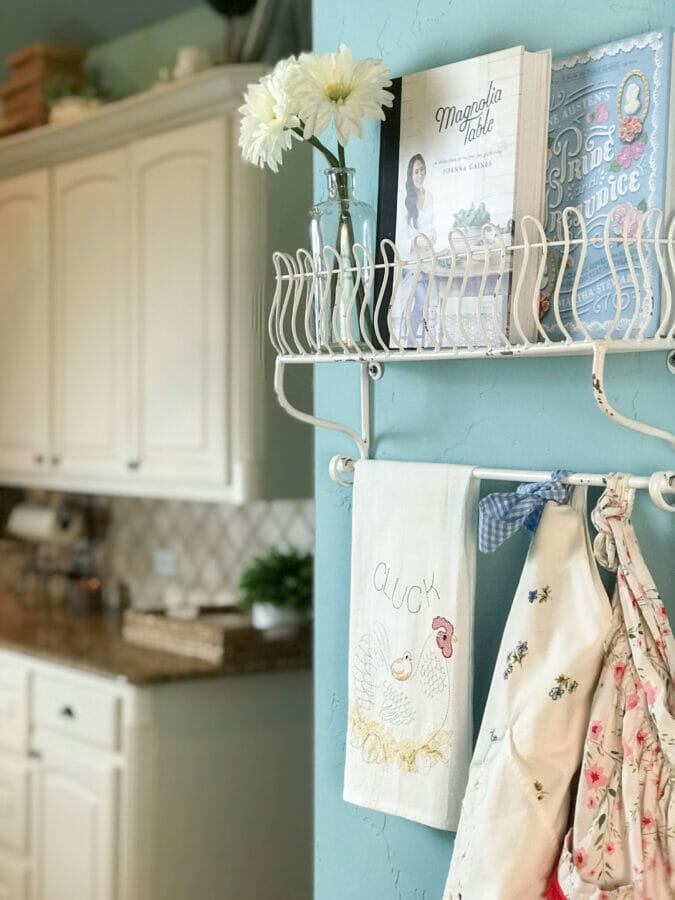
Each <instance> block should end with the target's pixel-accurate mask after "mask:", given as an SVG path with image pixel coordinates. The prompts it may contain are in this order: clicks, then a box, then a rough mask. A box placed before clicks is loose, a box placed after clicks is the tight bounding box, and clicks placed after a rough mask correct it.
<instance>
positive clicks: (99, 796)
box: [34, 753, 119, 900]
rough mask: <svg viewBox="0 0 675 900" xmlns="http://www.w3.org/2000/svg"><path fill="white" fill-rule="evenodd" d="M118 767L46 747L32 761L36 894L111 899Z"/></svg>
mask: <svg viewBox="0 0 675 900" xmlns="http://www.w3.org/2000/svg"><path fill="white" fill-rule="evenodd" d="M117 775H118V772H117V768H116V766H115V765H114V764H113V763H110V762H108V763H102V764H99V765H92V764H91V763H90V762H86V761H85V760H84V759H82V758H79V757H75V756H73V757H72V758H69V757H68V756H59V755H58V754H52V753H46V754H45V755H44V757H43V759H42V760H41V761H40V764H39V765H38V766H36V773H35V781H36V790H35V795H36V796H35V800H36V803H35V807H36V808H35V831H34V833H35V856H34V866H35V898H36V900H65V898H68V900H115V898H116V897H118V896H119V894H118V892H117V884H116V880H117V872H116V862H117V854H116V840H117V833H118V830H119V823H118V821H117V819H116V816H117V798H118V789H117Z"/></svg>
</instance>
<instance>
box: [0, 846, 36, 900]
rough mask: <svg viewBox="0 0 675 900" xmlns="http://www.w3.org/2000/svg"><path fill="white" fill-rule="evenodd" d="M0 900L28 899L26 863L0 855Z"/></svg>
mask: <svg viewBox="0 0 675 900" xmlns="http://www.w3.org/2000/svg"><path fill="white" fill-rule="evenodd" d="M0 900H29V893H28V867H27V865H26V864H25V863H23V862H18V861H17V860H15V859H12V858H10V857H4V856H1V855H0Z"/></svg>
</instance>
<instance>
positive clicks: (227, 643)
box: [122, 607, 311, 665]
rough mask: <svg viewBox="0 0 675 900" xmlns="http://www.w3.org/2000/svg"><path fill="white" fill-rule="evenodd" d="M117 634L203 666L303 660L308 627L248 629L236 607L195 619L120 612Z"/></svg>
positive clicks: (204, 613) (203, 613)
mask: <svg viewBox="0 0 675 900" xmlns="http://www.w3.org/2000/svg"><path fill="white" fill-rule="evenodd" d="M122 636H123V638H124V639H125V640H126V641H128V642H129V643H130V644H136V645H137V646H140V647H148V648H151V649H153V650H164V651H166V652H168V653H178V654H180V655H182V656H191V657H193V658H196V659H202V660H204V661H206V662H210V663H214V664H216V665H217V664H220V663H223V662H242V663H246V662H252V661H255V660H269V659H273V658H276V657H280V656H283V657H285V658H286V657H298V659H306V658H308V657H309V656H310V654H311V644H310V640H311V639H310V627H309V626H308V625H302V626H300V627H298V628H296V629H294V630H293V631H291V632H284V633H275V632H266V631H261V630H260V629H259V628H253V626H252V625H251V618H250V616H248V615H244V614H242V613H240V612H238V611H237V608H236V607H223V608H220V609H213V608H209V609H208V610H202V611H201V612H200V615H199V618H197V619H190V620H187V621H186V620H181V619H171V618H169V617H168V616H167V615H166V614H165V613H164V612H162V611H152V612H140V611H137V610H131V609H128V610H126V611H125V613H124V619H123V624H122Z"/></svg>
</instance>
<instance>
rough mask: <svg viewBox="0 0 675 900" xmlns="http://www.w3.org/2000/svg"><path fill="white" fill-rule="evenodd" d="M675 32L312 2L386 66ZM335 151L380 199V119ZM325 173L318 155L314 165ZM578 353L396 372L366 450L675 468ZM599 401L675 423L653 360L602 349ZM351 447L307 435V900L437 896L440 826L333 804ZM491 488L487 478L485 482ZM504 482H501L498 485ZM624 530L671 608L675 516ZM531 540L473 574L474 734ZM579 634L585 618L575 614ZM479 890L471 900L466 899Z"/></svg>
mask: <svg viewBox="0 0 675 900" xmlns="http://www.w3.org/2000/svg"><path fill="white" fill-rule="evenodd" d="M663 25H673V26H675V7H673V5H672V3H671V2H670V0H640V2H635V3H632V4H617V3H614V2H605V0H603V2H599V0H595V2H593V0H591V2H587V3H584V4H580V3H570V4H567V5H566V6H563V5H562V4H560V3H554V2H550V0H547V2H541V0H512V2H509V3H505V2H498V0H483V2H481V3H480V4H478V3H475V2H472V0H454V2H450V0H415V2H401V3H398V4H396V3H393V2H391V0H387V2H386V3H385V2H384V0H371V2H370V3H368V4H367V5H366V4H364V3H363V2H362V0H342V2H341V3H340V4H336V3H334V2H332V0H331V2H329V0H314V37H315V48H316V49H317V50H319V51H327V50H332V49H335V48H336V47H337V45H338V44H339V43H340V42H341V41H343V42H345V43H346V44H347V45H348V46H349V47H350V48H351V49H352V50H353V51H354V54H355V56H356V57H357V58H358V57H363V56H381V57H383V58H384V59H385V61H386V62H387V63H388V64H389V66H390V67H391V70H392V72H393V73H394V74H395V75H399V74H402V73H405V72H409V71H415V70H417V69H422V68H428V67H430V66H433V65H440V64H442V63H446V62H450V61H453V60H457V59H463V58H466V57H470V56H476V55H479V54H482V53H487V52H490V51H493V50H497V49H500V48H505V47H509V46H513V45H516V44H521V43H522V44H525V46H526V47H527V48H528V49H530V50H536V49H540V48H544V47H551V48H552V50H553V52H554V54H556V55H559V54H563V53H568V52H572V51H574V50H578V49H583V48H585V47H589V46H592V45H594V44H596V43H601V42H603V41H606V40H611V39H615V38H619V37H623V36H626V35H630V34H635V33H638V32H641V31H647V30H649V29H651V28H658V27H660V26H663ZM348 159H349V160H350V162H351V164H354V165H355V166H356V168H357V171H358V185H357V187H358V188H359V190H358V193H359V196H360V197H361V198H362V199H368V200H369V201H371V202H373V203H375V201H376V184H377V129H376V128H372V129H369V131H368V135H367V138H366V140H365V141H363V142H359V141H358V140H354V141H353V142H352V144H351V145H350V146H349V148H348ZM321 168H323V167H322V166H321V165H320V164H318V163H317V170H318V169H321ZM590 365H591V363H590V359H589V358H579V359H562V360H543V359H530V360H477V361H451V362H447V363H440V362H439V363H412V364H406V365H398V366H396V365H395V364H392V365H389V366H386V367H385V373H384V377H383V378H382V380H381V381H380V382H378V383H377V384H376V385H374V386H373V390H372V396H373V403H374V414H373V421H374V447H373V455H374V456H375V457H377V458H382V459H385V458H386V459H400V460H425V461H438V462H449V463H469V464H479V465H491V466H507V467H517V468H520V467H527V468H530V467H532V468H537V469H552V468H559V467H566V468H570V469H576V470H577V471H591V472H607V471H611V470H628V471H631V472H636V473H647V472H651V471H653V470H655V469H663V468H671V469H672V468H675V454H674V453H673V452H672V450H671V449H670V448H669V447H667V446H666V444H663V443H659V442H657V441H655V440H653V439H648V438H645V437H642V436H640V435H636V434H633V433H631V432H628V431H627V430H625V429H621V428H619V427H618V426H616V425H615V424H614V423H613V422H611V421H609V420H608V419H606V418H605V417H604V416H603V415H602V414H601V413H600V411H599V410H598V408H597V407H596V406H595V403H594V400H593V397H592V393H591V384H590ZM317 369H318V370H319V371H317V372H316V374H315V407H316V410H317V412H318V414H319V415H321V416H326V417H328V418H335V419H337V420H339V421H346V422H348V423H350V424H352V425H354V426H355V427H356V426H358V421H359V408H358V402H359V401H358V397H359V395H358V378H357V372H356V371H355V370H351V369H350V368H349V367H347V366H323V367H317ZM607 379H608V381H607V383H608V394H609V397H610V400H611V401H612V402H614V403H615V404H616V405H617V407H618V408H619V409H621V410H623V411H625V412H626V413H627V414H628V415H633V416H635V417H637V418H639V419H642V420H646V421H651V422H653V423H654V424H660V425H661V426H667V427H669V428H671V429H672V428H673V427H675V377H673V376H672V375H669V374H668V372H667V370H666V365H665V354H663V353H652V354H643V355H639V354H635V355H630V356H623V357H614V358H611V359H610V360H609V363H608V369H607ZM337 452H348V453H353V452H354V448H353V446H352V445H351V444H350V442H349V441H348V440H347V439H346V438H343V437H342V436H340V435H337V434H335V433H329V432H323V433H322V432H319V433H317V441H316V476H315V477H316V503H317V546H316V572H317V578H316V675H315V678H316V685H315V703H316V730H315V767H316V768H315V804H316V813H315V842H316V843H315V894H314V896H315V900H344V898H347V897H348V898H350V900H399V898H400V900H438V898H440V896H441V893H442V888H443V884H444V881H445V876H446V873H447V868H448V863H449V860H450V855H451V852H452V837H451V836H450V835H448V834H446V833H443V832H440V831H436V830H434V829H431V828H426V827H424V826H422V825H417V824H414V823H412V822H407V821H405V820H403V819H399V818H396V817H393V816H385V815H382V814H379V813H373V812H370V811H368V810H365V809H360V808H358V807H355V806H351V805H349V804H346V803H344V802H343V800H342V776H343V765H344V746H345V727H346V719H347V709H346V694H347V632H348V603H349V569H350V565H349V560H350V538H351V522H350V516H351V496H350V493H349V491H347V490H344V489H341V488H338V487H336V486H335V485H334V484H333V483H332V482H331V480H330V478H329V476H328V462H329V460H330V458H331V456H332V455H333V454H334V453H337ZM496 487H497V486H496V485H484V490H486V489H495V488H496ZM502 489H503V487H502ZM634 522H635V525H636V527H637V529H638V533H639V536H640V538H641V541H642V546H643V550H644V554H645V556H646V558H647V562H648V564H649V565H650V566H651V568H652V571H653V574H654V576H655V577H656V579H657V583H658V584H659V585H660V587H661V589H662V594H663V596H664V599H665V600H666V604H667V605H668V609H669V612H670V615H671V617H673V616H675V602H673V600H674V598H673V593H674V588H675V553H674V552H673V548H674V547H675V516H668V515H667V514H666V513H663V512H659V511H658V510H656V508H655V507H652V505H651V503H650V501H649V500H648V499H647V498H646V497H644V496H642V497H641V498H640V500H639V503H638V505H637V507H636V511H635V515H634ZM526 550H527V539H526V537H525V536H524V535H519V536H518V537H516V538H513V539H512V540H511V541H510V542H509V543H508V544H507V545H506V546H505V547H503V548H502V549H501V550H500V551H498V552H497V553H496V554H494V555H493V556H491V557H483V558H481V560H480V563H479V570H478V592H477V616H476V641H477V644H476V649H477V652H476V657H477V668H476V686H475V709H476V726H478V724H479V723H480V715H481V710H482V707H483V703H484V700H485V695H486V691H487V688H488V684H489V679H490V677H491V674H492V667H493V663H494V659H495V655H496V652H497V649H498V644H499V639H500V634H501V629H502V626H503V623H504V620H505V618H506V615H507V613H508V607H509V604H510V602H511V598H512V596H513V591H514V588H515V585H516V583H517V580H518V577H519V574H520V572H519V570H520V568H521V566H522V562H523V559H524V555H525V552H526ZM579 627H580V628H582V627H583V622H580V623H579ZM469 900H479V898H469Z"/></svg>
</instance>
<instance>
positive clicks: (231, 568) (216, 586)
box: [105, 498, 314, 609]
mask: <svg viewBox="0 0 675 900" xmlns="http://www.w3.org/2000/svg"><path fill="white" fill-rule="evenodd" d="M110 504H111V519H110V525H109V529H108V539H107V551H106V563H105V567H106V569H107V574H108V575H109V576H112V577H114V578H118V579H119V580H121V581H124V582H125V583H126V584H128V586H129V589H130V592H131V601H132V604H133V606H135V607H137V608H143V609H149V608H153V607H158V606H161V605H162V594H163V592H164V590H165V589H166V587H167V586H168V585H169V584H170V583H175V584H177V585H178V586H179V587H180V588H181V589H183V590H185V591H194V590H198V591H200V592H203V596H204V600H205V602H207V603H224V602H230V601H233V600H234V599H235V598H236V592H237V585H238V582H239V576H240V574H241V571H242V569H243V567H244V565H245V564H246V562H247V561H248V560H249V559H250V558H251V557H252V556H255V555H257V554H259V553H261V552H262V551H264V550H265V549H266V548H267V547H270V546H273V545H276V546H278V545H282V544H284V545H290V546H293V547H297V548H298V549H299V550H303V551H306V550H311V549H313V545H314V503H313V501H311V500H275V501H270V502H264V501H259V502H255V503H249V504H247V505H245V506H229V505H227V504H216V503H186V502H181V501H174V500H147V499H137V498H114V499H111V500H110ZM157 549H162V550H168V551H169V552H170V553H171V554H172V555H173V558H174V559H175V568H176V571H175V574H174V575H172V576H159V575H157V574H156V573H155V571H154V567H153V552H154V551H155V550H157Z"/></svg>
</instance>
